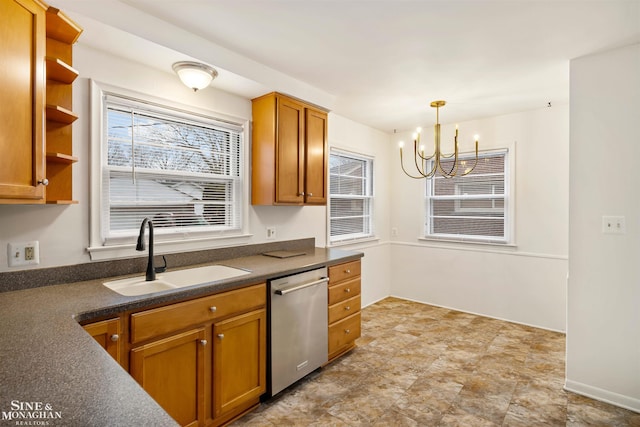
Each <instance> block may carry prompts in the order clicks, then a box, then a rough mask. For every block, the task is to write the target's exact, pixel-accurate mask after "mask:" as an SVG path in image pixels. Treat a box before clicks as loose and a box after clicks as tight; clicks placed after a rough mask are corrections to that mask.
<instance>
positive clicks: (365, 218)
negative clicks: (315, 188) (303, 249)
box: [329, 150, 373, 243]
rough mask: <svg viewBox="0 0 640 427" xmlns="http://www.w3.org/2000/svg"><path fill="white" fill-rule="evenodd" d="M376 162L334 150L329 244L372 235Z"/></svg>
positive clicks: (332, 152)
mask: <svg viewBox="0 0 640 427" xmlns="http://www.w3.org/2000/svg"><path fill="white" fill-rule="evenodd" d="M372 169H373V160H372V159H370V158H366V157H363V156H357V155H353V154H348V153H343V152H339V151H337V150H332V151H331V155H330V157H329V241H330V242H332V243H335V242H340V241H346V240H353V239H360V238H366V237H371V236H372V235H373V226H372V212H373V182H372V177H373V170H372Z"/></svg>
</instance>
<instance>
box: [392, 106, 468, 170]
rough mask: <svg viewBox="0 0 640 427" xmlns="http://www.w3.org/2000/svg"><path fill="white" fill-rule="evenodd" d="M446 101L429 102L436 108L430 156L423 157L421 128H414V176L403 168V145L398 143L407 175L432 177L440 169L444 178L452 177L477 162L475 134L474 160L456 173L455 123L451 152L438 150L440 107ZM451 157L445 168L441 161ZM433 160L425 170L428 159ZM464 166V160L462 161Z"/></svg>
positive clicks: (456, 139)
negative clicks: (415, 174) (448, 165)
mask: <svg viewBox="0 0 640 427" xmlns="http://www.w3.org/2000/svg"><path fill="white" fill-rule="evenodd" d="M445 104H446V103H445V102H444V101H433V102H432V103H431V107H433V108H435V109H436V125H435V127H434V135H435V142H434V145H435V149H434V152H433V154H432V155H431V156H428V157H425V155H424V149H425V147H424V145H420V132H421V131H422V129H421V128H418V129H416V132H415V133H414V134H413V157H414V161H415V164H416V169H417V171H418V175H417V176H414V175H411V174H409V173H408V172H407V170H406V169H405V168H404V163H403V161H402V148H403V147H404V142H403V141H400V143H399V144H398V145H399V146H400V166H401V167H402V171H403V172H404V173H405V174H406V175H407V176H409V177H411V178H414V179H422V178H427V179H429V178H433V177H434V176H435V174H436V173H437V172H438V171H440V174H441V175H442V176H443V177H445V178H453V177H454V176H465V175H468V174H469V173H471V171H472V170H473V169H474V168H475V167H476V165H477V164H478V135H475V136H474V138H475V140H476V160H475V163H474V164H473V166H472V167H470V168H466V169H465V171H464V172H463V173H461V174H458V166H460V163H461V162H460V160H459V158H458V125H456V136H455V137H454V139H453V144H454V151H453V154H449V155H445V154H443V153H442V152H441V151H440V107H444V105H445ZM451 158H453V164H452V165H451V169H448V167H447V169H448V170H445V168H443V167H442V161H443V160H444V161H445V162H446V161H448V159H451ZM431 160H433V166H432V167H431V170H427V164H428V162H429V161H431ZM462 164H463V166H464V164H465V161H462Z"/></svg>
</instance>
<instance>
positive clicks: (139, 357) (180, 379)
mask: <svg viewBox="0 0 640 427" xmlns="http://www.w3.org/2000/svg"><path fill="white" fill-rule="evenodd" d="M204 339H205V330H204V329H203V328H200V329H195V330H192V331H188V332H184V333H182V334H178V335H175V336H172V337H169V338H165V339H163V340H159V341H155V342H152V343H150V344H147V345H144V346H142V347H139V348H134V349H133V350H131V363H130V365H131V366H130V373H131V376H132V377H133V378H135V379H136V381H138V383H139V384H140V385H141V386H142V388H144V389H145V391H146V392H147V393H149V394H150V395H151V397H153V398H154V399H155V400H156V402H158V404H159V405H160V406H162V408H163V409H164V410H165V411H167V413H168V414H169V415H171V416H172V417H173V419H175V420H176V421H177V422H178V423H180V425H183V426H197V425H199V424H202V422H203V420H204V360H205V358H204V349H205V346H204V345H203V343H202V340H204Z"/></svg>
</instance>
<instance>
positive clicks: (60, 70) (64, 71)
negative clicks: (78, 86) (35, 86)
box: [45, 56, 78, 84]
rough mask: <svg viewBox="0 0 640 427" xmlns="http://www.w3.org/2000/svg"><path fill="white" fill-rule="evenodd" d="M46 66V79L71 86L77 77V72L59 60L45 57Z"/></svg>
mask: <svg viewBox="0 0 640 427" xmlns="http://www.w3.org/2000/svg"><path fill="white" fill-rule="evenodd" d="M45 60H46V64H47V79H50V80H55V81H58V82H60V83H66V84H71V83H73V81H74V80H75V79H76V77H78V71H77V70H76V69H75V68H73V67H72V66H70V65H68V64H67V63H66V62H64V61H63V60H61V59H59V58H54V57H53V56H46V57H45Z"/></svg>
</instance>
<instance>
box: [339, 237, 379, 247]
mask: <svg viewBox="0 0 640 427" xmlns="http://www.w3.org/2000/svg"><path fill="white" fill-rule="evenodd" d="M378 241H380V238H379V237H376V236H370V237H362V238H358V239H352V240H342V241H339V242H333V243H329V244H328V245H327V247H328V248H335V247H339V246H349V245H360V244H365V243H372V242H378Z"/></svg>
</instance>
